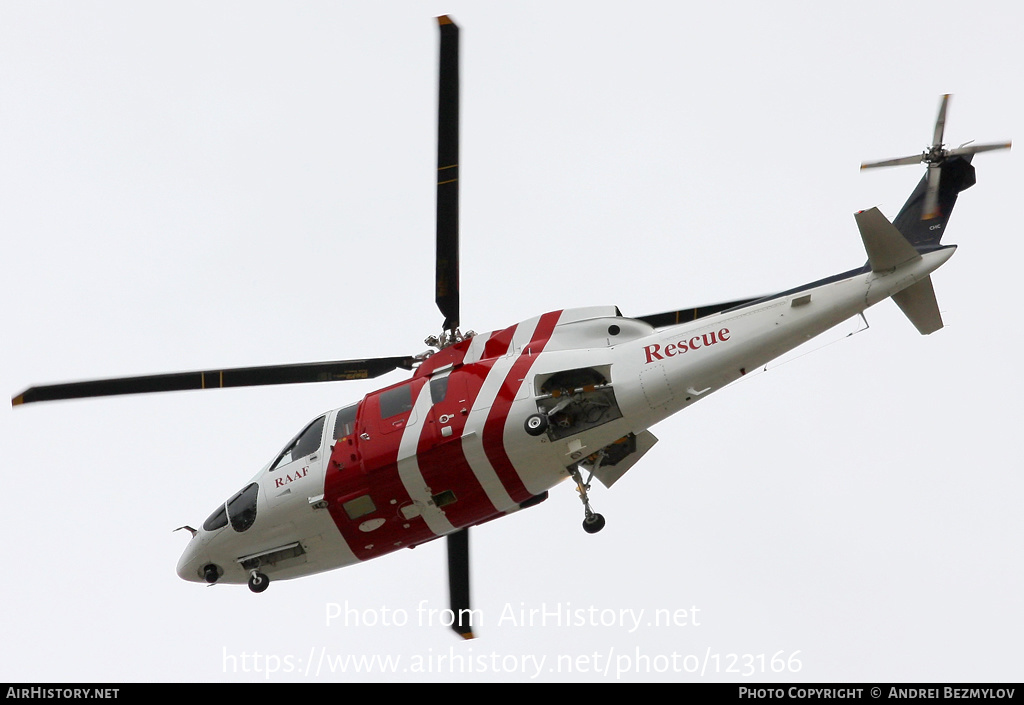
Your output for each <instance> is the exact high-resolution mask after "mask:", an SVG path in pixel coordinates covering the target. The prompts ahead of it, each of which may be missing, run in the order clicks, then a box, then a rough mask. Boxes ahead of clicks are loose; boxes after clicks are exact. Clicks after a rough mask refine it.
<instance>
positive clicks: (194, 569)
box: [175, 534, 204, 583]
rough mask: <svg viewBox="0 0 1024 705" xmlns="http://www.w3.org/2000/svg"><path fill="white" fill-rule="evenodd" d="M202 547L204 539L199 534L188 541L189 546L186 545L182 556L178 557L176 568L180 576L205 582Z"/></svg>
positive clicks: (196, 581)
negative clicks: (200, 554) (201, 555)
mask: <svg viewBox="0 0 1024 705" xmlns="http://www.w3.org/2000/svg"><path fill="white" fill-rule="evenodd" d="M202 547H203V541H202V540H201V539H200V537H199V535H198V534H197V535H196V536H193V537H192V540H191V541H189V542H188V546H186V547H185V550H184V551H183V552H182V554H181V558H179V559H178V565H177V568H176V569H175V570H176V572H177V573H178V577H179V578H181V579H182V580H187V581H189V582H192V583H201V582H204V578H203V571H202V566H201V565H200V563H201V560H200V556H199V553H200V551H201V549H202Z"/></svg>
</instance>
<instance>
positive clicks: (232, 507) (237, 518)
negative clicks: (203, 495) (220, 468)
mask: <svg viewBox="0 0 1024 705" xmlns="http://www.w3.org/2000/svg"><path fill="white" fill-rule="evenodd" d="M259 489H260V486H259V485H258V484H256V483H255V482H254V483H252V484H251V485H249V486H247V487H246V488H245V489H244V490H242V491H241V492H239V493H238V494H236V495H235V496H234V497H232V498H231V499H229V500H228V503H227V508H228V516H229V517H230V518H231V528H232V529H234V530H235V531H239V532H241V531H245V530H246V529H248V528H249V527H250V526H252V523H253V522H254V521H256V495H257V494H258V493H259Z"/></svg>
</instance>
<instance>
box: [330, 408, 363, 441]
mask: <svg viewBox="0 0 1024 705" xmlns="http://www.w3.org/2000/svg"><path fill="white" fill-rule="evenodd" d="M358 408H359V404H353V405H352V406H346V407H345V408H344V409H342V410H341V411H339V412H338V416H337V418H335V419H334V440H338V439H340V438H344V437H345V436H351V435H352V434H353V433H355V432H356V410H357V409H358Z"/></svg>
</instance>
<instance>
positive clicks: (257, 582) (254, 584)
mask: <svg viewBox="0 0 1024 705" xmlns="http://www.w3.org/2000/svg"><path fill="white" fill-rule="evenodd" d="M268 587H270V578H268V577H267V576H266V575H264V574H263V573H261V572H259V571H258V570H254V571H253V572H252V573H250V574H249V589H250V590H252V591H253V592H263V591H264V590H266V589H267V588H268Z"/></svg>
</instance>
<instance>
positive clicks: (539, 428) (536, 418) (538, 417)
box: [523, 414, 548, 436]
mask: <svg viewBox="0 0 1024 705" xmlns="http://www.w3.org/2000/svg"><path fill="white" fill-rule="evenodd" d="M523 426H524V427H525V428H526V432H527V433H528V434H530V435H531V436H539V435H540V434H542V433H544V432H545V431H547V430H548V417H547V416H545V415H544V414H531V415H530V416H528V417H527V419H526V423H525V424H523Z"/></svg>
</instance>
